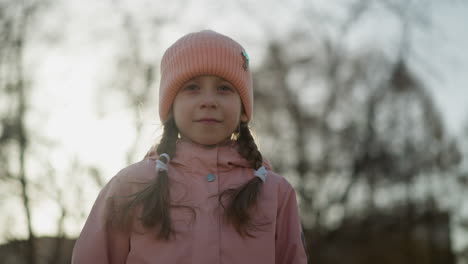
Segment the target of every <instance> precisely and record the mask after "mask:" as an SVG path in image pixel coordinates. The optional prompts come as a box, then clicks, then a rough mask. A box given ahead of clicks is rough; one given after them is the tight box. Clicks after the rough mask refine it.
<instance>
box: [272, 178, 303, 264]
mask: <svg viewBox="0 0 468 264" xmlns="http://www.w3.org/2000/svg"><path fill="white" fill-rule="evenodd" d="M285 185H286V187H285V188H284V189H285V190H284V191H283V193H282V195H281V194H280V195H281V196H282V199H281V200H280V203H279V208H278V213H277V219H276V249H275V251H276V256H275V259H276V264H306V263H307V254H306V251H305V241H304V237H303V233H302V228H301V224H300V218H299V212H298V211H299V210H298V207H297V201H296V192H295V191H294V189H293V188H292V186H291V185H290V184H289V183H287V184H285Z"/></svg>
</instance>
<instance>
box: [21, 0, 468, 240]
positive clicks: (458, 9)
mask: <svg viewBox="0 0 468 264" xmlns="http://www.w3.org/2000/svg"><path fill="white" fill-rule="evenodd" d="M215 2H216V1H215ZM132 3H133V2H132ZM190 3H192V2H189V6H188V7H187V9H190V8H197V7H196V5H195V4H190ZM291 3H295V4H297V1H294V2H291ZM197 4H198V9H196V11H195V12H190V13H188V15H187V16H186V17H185V20H184V21H188V22H186V23H185V24H184V26H183V27H177V25H171V27H169V28H170V29H171V30H165V31H163V33H164V34H165V35H164V36H166V37H165V38H164V39H161V40H160V42H159V44H160V45H159V46H158V47H157V48H158V49H161V50H152V49H151V47H145V49H144V50H143V52H147V53H148V52H152V51H154V55H153V56H154V57H157V55H159V54H160V53H161V52H162V48H165V47H167V46H168V45H169V44H170V43H172V42H173V41H175V40H176V39H177V38H178V37H180V36H181V35H182V34H184V33H186V31H185V30H184V29H185V28H187V29H188V30H197V29H200V27H206V25H210V27H211V28H212V29H215V30H219V31H221V32H225V34H228V35H231V36H233V38H235V39H238V40H239V41H240V42H241V43H245V45H246V46H249V47H250V46H255V45H258V44H257V43H261V42H262V39H265V35H266V34H267V33H266V32H261V28H260V27H257V26H255V25H250V26H248V25H245V24H246V22H249V19H252V18H251V17H250V18H249V17H246V16H245V15H236V13H233V12H229V14H230V15H226V14H218V16H216V15H215V13H212V12H210V11H213V10H216V8H217V6H212V5H207V6H204V9H203V10H202V9H201V8H200V6H203V5H200V4H199V2H197ZM437 5H438V6H434V7H433V9H434V10H437V12H435V13H434V17H433V18H434V22H433V27H434V30H433V31H431V32H429V33H417V34H416V36H417V37H416V38H415V39H414V40H413V41H414V44H415V46H416V48H415V54H416V57H415V58H414V59H413V61H412V63H413V64H414V65H421V67H417V68H418V69H419V70H418V73H420V74H421V75H422V76H425V78H427V80H428V81H429V83H430V87H429V88H430V89H431V92H432V93H433V95H434V99H435V102H436V104H437V105H438V107H439V108H440V110H441V113H442V114H443V116H444V119H445V121H446V123H447V125H448V128H449V131H450V132H451V133H452V134H458V133H459V132H460V129H461V126H460V125H461V121H462V120H463V119H464V118H465V119H466V116H467V115H468V104H466V103H465V101H466V98H468V74H466V72H468V52H466V51H465V48H466V47H468V34H466V28H468V16H466V14H468V5H462V4H453V6H450V5H446V4H437ZM231 8H232V10H236V7H231ZM252 8H255V7H252ZM131 9H132V10H138V8H137V5H135V6H133V8H131ZM190 10H194V9H190ZM279 10H281V11H279ZM204 11H206V12H207V13H203V12H204ZM236 11H239V10H238V7H237V10H236ZM268 11H269V12H263V14H261V15H259V16H262V17H263V19H265V17H267V16H270V15H271V12H277V14H278V16H277V17H275V18H276V19H277V20H278V19H279V20H281V21H282V23H277V25H274V26H272V28H273V29H277V30H281V29H282V28H284V27H285V26H286V25H287V23H286V22H285V21H288V19H289V21H290V23H294V21H291V18H292V17H294V16H293V15H290V13H288V11H287V10H286V9H284V7H283V6H279V5H277V6H275V5H272V6H271V8H269V9H268ZM220 17H222V19H220ZM200 18H203V19H205V18H206V21H209V22H203V21H202V20H200ZM139 19H144V17H139ZM118 21H119V14H118V13H117V12H115V7H113V6H112V5H111V4H110V3H108V2H107V1H92V0H87V1H66V0H63V5H59V6H57V7H56V8H55V9H54V10H52V11H51V13H50V14H49V15H48V16H47V17H46V18H45V24H44V28H43V29H42V30H43V31H39V32H38V36H41V34H46V35H47V36H49V38H51V39H54V32H61V31H62V30H65V35H64V36H63V40H61V41H59V43H58V44H57V45H53V44H50V43H47V42H45V40H44V39H43V38H41V39H35V40H34V41H37V43H39V44H36V45H35V46H32V47H31V49H30V51H31V53H30V54H29V56H30V57H29V59H30V61H31V63H32V64H31V69H32V74H33V80H34V82H35V83H34V85H35V86H34V87H35V88H36V90H34V92H35V93H34V96H33V99H34V101H33V102H32V104H33V106H34V108H35V111H34V113H33V116H35V118H36V119H34V120H31V123H30V126H31V128H34V129H35V130H37V131H39V132H40V133H41V134H42V135H43V136H45V137H47V138H50V139H53V140H55V141H57V142H58V143H59V144H61V145H63V147H58V148H56V149H52V150H49V151H48V152H47V155H49V157H51V162H52V164H53V166H55V167H56V168H57V170H58V171H59V172H61V173H66V171H67V169H68V168H67V167H66V166H64V165H68V164H67V162H68V161H69V160H70V159H71V158H73V157H74V156H75V155H77V156H78V158H79V159H80V160H81V161H82V162H84V163H86V164H93V165H96V166H99V167H101V168H103V172H104V173H105V175H106V177H107V178H110V177H112V176H113V175H114V174H115V173H116V172H117V171H118V170H120V169H121V168H123V167H124V166H125V160H124V153H125V151H126V150H127V149H128V148H129V145H130V144H132V142H133V137H134V135H133V133H134V132H133V130H134V129H133V127H132V126H133V123H132V121H131V117H130V116H129V115H128V113H126V112H125V107H124V105H123V104H122V100H121V99H122V98H118V97H113V98H107V99H109V100H107V101H105V102H99V103H100V104H101V105H103V106H104V107H103V109H104V114H105V115H104V118H102V119H99V118H97V117H96V115H95V112H96V107H95V104H96V100H97V99H96V91H97V89H99V88H100V87H103V86H105V85H106V84H108V81H109V80H110V79H111V78H112V74H113V73H114V72H113V68H112V63H113V62H114V61H113V59H114V58H115V57H116V56H118V52H120V50H119V49H118V47H116V46H115V45H114V43H116V42H117V41H118V40H119V38H121V37H122V36H121V35H122V34H123V33H122V32H123V31H122V29H121V26H120V25H119V24H117V22H118ZM240 21H244V22H243V23H244V24H242V23H240ZM296 22H297V21H296ZM370 23H372V22H370ZM390 24H391V23H390ZM234 27H235V28H234ZM364 28H367V29H368V32H364V33H363V34H362V36H367V37H368V39H367V42H370V41H374V40H373V39H372V38H373V36H375V34H383V33H382V31H381V30H380V31H379V32H377V31H378V30H379V29H377V28H375V27H373V25H372V24H368V25H367V26H366V27H364ZM390 31H391V30H390ZM276 32H278V31H276ZM144 33H145V32H144ZM146 33H147V32H146ZM384 33H385V32H384ZM277 35H278V33H277ZM382 39H385V38H384V37H383V38H382ZM362 41H363V43H365V42H366V40H365V39H362ZM41 43H42V44H41ZM382 45H385V43H382ZM251 50H252V51H251V57H255V56H256V55H258V56H257V57H260V54H261V50H260V49H259V47H257V46H256V47H252V49H251ZM433 72H437V73H438V74H440V76H437V75H436V76H434V75H433V74H432V73H433ZM155 91H156V90H155ZM149 96H156V94H155V95H149ZM156 109H157V107H156V105H155V106H154V108H152V110H150V111H149V112H142V113H141V118H142V119H143V120H145V124H144V128H143V130H144V131H143V136H142V137H141V138H140V139H139V144H140V145H139V147H138V151H139V153H142V155H143V154H144V151H145V149H146V148H147V146H149V145H150V144H151V143H152V141H153V140H154V139H156V138H157V134H158V132H159V130H158V122H157V120H158V119H157V112H156ZM31 169H37V168H31ZM63 184H66V183H63ZM97 191H98V190H97V189H96V190H92V191H89V193H90V195H89V197H86V200H85V201H83V203H85V204H87V205H86V207H87V208H89V207H90V206H91V204H92V202H93V201H94V199H95V197H96V195H97ZM42 209H43V210H44V211H45V213H44V212H39V211H38V212H37V214H36V215H35V220H36V221H35V229H36V230H37V232H38V233H40V234H48V233H54V232H55V229H54V227H53V226H50V225H48V224H47V223H50V218H51V216H53V215H56V213H55V212H54V209H53V208H49V207H47V206H45V207H43V208H42ZM80 229H81V226H79V225H76V223H70V224H69V226H68V230H69V232H70V233H74V234H77V233H78V232H79V230H80Z"/></svg>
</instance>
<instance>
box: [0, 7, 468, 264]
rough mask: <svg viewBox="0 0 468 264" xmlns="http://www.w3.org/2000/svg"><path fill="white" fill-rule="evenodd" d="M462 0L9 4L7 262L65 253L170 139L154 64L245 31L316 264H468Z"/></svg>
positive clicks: (2, 32)
mask: <svg viewBox="0 0 468 264" xmlns="http://www.w3.org/2000/svg"><path fill="white" fill-rule="evenodd" d="M467 14H468V2H467V1H463V0H459V1H456V0H446V1H436V0H414V1H411V0H380V1H378V0H333V1H319V0H309V1H306V0H290V1H279V0H270V1H266V0H258V1H247V0H239V1H215V0H197V1H190V0H173V1H163V0H151V1H149V0H148V1H144V0H136V1H135V0H134V1H130V0H120V1H118V0H115V1H110V0H101V1H92V0H81V1H72V0H43V1H41V0H22V1H18V0H0V262H1V263H11V264H13V263H31V264H39V263H57V264H58V263H69V262H70V258H71V250H72V247H73V243H74V239H76V237H77V236H78V234H79V232H80V231H81V228H82V226H83V224H84V221H85V220H86V217H87V215H88V213H89V211H90V209H91V206H92V204H93V202H94V200H95V198H96V196H97V194H98V192H99V190H100V189H101V188H102V187H103V185H104V184H106V182H107V181H108V180H109V179H110V178H111V177H112V176H114V175H115V174H116V173H117V172H118V171H119V170H120V169H122V168H124V167H126V166H128V165H130V164H132V163H135V162H138V161H140V160H141V159H142V158H143V156H144V154H145V153H146V151H147V150H148V149H149V147H150V146H151V145H152V144H153V143H154V142H156V141H158V139H159V136H160V134H161V132H162V127H161V124H160V123H159V118H158V112H157V94H158V85H159V62H160V58H161V56H162V54H163V52H164V51H165V49H166V48H167V47H168V46H169V45H170V44H172V43H173V42H174V41H176V40H177V39H178V38H179V37H181V36H182V35H184V34H186V33H188V32H192V31H199V30H202V29H213V30H215V31H218V32H220V33H223V34H225V35H228V36H230V37H232V38H234V39H236V40H237V41H239V42H240V43H241V44H242V45H243V46H244V47H245V48H246V50H247V52H248V53H249V55H250V59H251V65H252V69H253V71H254V85H255V110H254V120H253V122H252V123H251V125H252V127H253V129H254V130H255V133H256V137H257V142H258V143H259V145H260V149H261V151H262V153H263V155H264V156H266V157H267V158H268V159H269V160H270V162H271V163H272V165H273V168H274V169H275V170H276V171H277V172H279V173H280V174H282V175H283V176H284V177H286V178H287V179H288V181H290V182H291V184H292V185H293V186H294V187H295V188H296V190H297V195H298V202H299V207H300V212H301V217H302V224H303V227H304V230H305V233H306V241H307V250H308V254H309V258H310V263H322V264H334V263H348V264H354V263H356V264H357V263H360V264H366V263H388V264H390V263H431V264H434V263H444V264H451V263H457V264H463V263H468V197H466V195H465V193H466V189H468V103H467V99H468V74H467V72H468V52H467V51H466V47H468V31H467V29H468V16H467Z"/></svg>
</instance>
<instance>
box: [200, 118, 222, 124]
mask: <svg viewBox="0 0 468 264" xmlns="http://www.w3.org/2000/svg"><path fill="white" fill-rule="evenodd" d="M197 122H199V123H204V124H215V123H221V121H219V120H217V119H214V118H201V119H198V120H197Z"/></svg>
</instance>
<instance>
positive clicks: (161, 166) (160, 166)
mask: <svg viewBox="0 0 468 264" xmlns="http://www.w3.org/2000/svg"><path fill="white" fill-rule="evenodd" d="M159 157H164V158H166V159H167V162H166V163H164V162H162V161H161V160H159V159H158V160H156V170H158V171H167V163H169V161H170V160H171V158H170V157H169V154H167V153H163V154H161V155H159Z"/></svg>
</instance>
